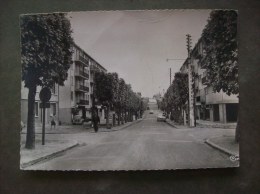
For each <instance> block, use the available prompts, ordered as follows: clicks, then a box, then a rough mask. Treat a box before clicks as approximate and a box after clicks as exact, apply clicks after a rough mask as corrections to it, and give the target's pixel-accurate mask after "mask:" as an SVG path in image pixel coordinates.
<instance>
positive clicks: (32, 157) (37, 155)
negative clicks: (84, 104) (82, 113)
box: [20, 119, 142, 169]
mask: <svg viewBox="0 0 260 194" xmlns="http://www.w3.org/2000/svg"><path fill="white" fill-rule="evenodd" d="M141 120H142V119H138V120H135V121H133V122H128V123H125V124H124V125H120V126H115V127H113V128H111V129H107V128H106V127H105V126H101V127H100V128H99V130H98V132H97V134H98V133H100V132H114V131H119V130H123V129H125V128H127V127H129V126H131V125H134V124H136V123H138V122H140V121H141ZM45 132H46V135H49V137H48V136H46V140H45V145H41V138H42V136H41V133H42V128H41V127H36V129H35V133H36V135H35V149H33V150H29V149H26V148H25V136H26V129H23V130H22V132H21V145H20V146H21V147H20V169H25V168H26V167H28V166H31V165H33V164H36V163H39V162H42V161H46V160H50V159H52V158H54V157H58V156H59V155H61V154H62V153H64V152H66V151H67V150H70V149H72V148H74V147H77V146H79V145H80V143H79V142H78V139H77V137H80V136H82V134H86V132H87V133H95V132H94V129H93V128H91V127H90V126H85V125H83V126H82V125H62V126H56V128H55V129H50V126H48V125H47V126H46V130H45ZM51 134H56V135H53V136H50V135H51ZM64 135H65V136H64ZM72 135H73V136H72ZM70 137H73V138H70ZM75 137H76V138H75ZM71 139H74V140H71ZM75 139H76V140H77V141H75Z"/></svg>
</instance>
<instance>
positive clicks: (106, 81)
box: [94, 71, 114, 127]
mask: <svg viewBox="0 0 260 194" xmlns="http://www.w3.org/2000/svg"><path fill="white" fill-rule="evenodd" d="M94 83H95V96H96V98H97V99H98V101H99V102H100V103H101V104H102V105H104V106H106V125H107V127H108V125H109V112H110V106H111V104H112V101H113V99H114V95H113V77H112V75H111V74H110V73H108V74H107V73H104V72H102V71H97V72H96V73H95V76H94Z"/></svg>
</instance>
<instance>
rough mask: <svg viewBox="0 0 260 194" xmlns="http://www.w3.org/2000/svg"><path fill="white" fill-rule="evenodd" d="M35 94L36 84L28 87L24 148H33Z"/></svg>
mask: <svg viewBox="0 0 260 194" xmlns="http://www.w3.org/2000/svg"><path fill="white" fill-rule="evenodd" d="M35 94H36V86H33V87H30V88H29V93H28V116H27V134H26V144H25V148H27V149H34V148H35V119H34V117H35V110H34V106H35Z"/></svg>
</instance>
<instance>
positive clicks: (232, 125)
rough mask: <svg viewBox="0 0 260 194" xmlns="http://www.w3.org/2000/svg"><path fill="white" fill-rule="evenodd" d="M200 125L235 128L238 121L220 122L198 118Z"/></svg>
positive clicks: (197, 121) (197, 123)
mask: <svg viewBox="0 0 260 194" xmlns="http://www.w3.org/2000/svg"><path fill="white" fill-rule="evenodd" d="M196 125H197V126H198V127H210V128H224V129H235V128H236V126H237V123H236V122H235V123H219V122H212V121H205V120H196Z"/></svg>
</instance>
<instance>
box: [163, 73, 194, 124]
mask: <svg viewBox="0 0 260 194" xmlns="http://www.w3.org/2000/svg"><path fill="white" fill-rule="evenodd" d="M188 96H189V88H188V74H186V73H180V72H177V73H175V75H174V80H173V82H172V84H171V85H170V87H169V88H168V89H167V91H166V93H165V94H164V97H163V99H162V102H161V105H160V108H161V109H162V110H163V111H165V112H166V113H167V114H168V115H169V114H170V115H171V118H170V119H171V120H174V121H175V122H178V123H182V122H183V114H182V113H183V110H186V109H187V108H188V107H187V102H188Z"/></svg>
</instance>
